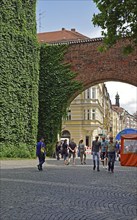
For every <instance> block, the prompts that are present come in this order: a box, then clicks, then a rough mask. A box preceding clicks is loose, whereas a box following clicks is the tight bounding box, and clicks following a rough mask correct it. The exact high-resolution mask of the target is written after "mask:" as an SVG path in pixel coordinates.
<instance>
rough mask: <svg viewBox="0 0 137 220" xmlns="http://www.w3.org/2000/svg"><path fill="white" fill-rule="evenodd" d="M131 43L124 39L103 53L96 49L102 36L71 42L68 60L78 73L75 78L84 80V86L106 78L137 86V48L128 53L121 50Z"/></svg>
mask: <svg viewBox="0 0 137 220" xmlns="http://www.w3.org/2000/svg"><path fill="white" fill-rule="evenodd" d="M128 43H129V42H128V40H127V39H123V40H121V41H119V42H118V43H117V44H116V45H115V46H114V47H112V48H111V49H109V50H108V51H107V52H103V53H100V52H99V51H98V49H97V48H98V46H100V45H101V44H102V38H97V39H91V40H87V41H80V42H69V43H68V44H69V47H68V50H67V53H66V55H65V62H68V63H70V64H71V68H72V70H73V71H74V72H77V73H78V75H77V77H76V78H77V79H78V80H80V81H81V82H82V83H83V85H84V89H86V88H88V87H90V86H93V85H95V84H98V83H101V82H107V81H119V82H124V83H128V84H131V85H134V86H137V48H135V51H134V52H133V53H132V54H130V55H128V56H126V55H124V54H123V53H122V48H123V46H124V45H127V44H128Z"/></svg>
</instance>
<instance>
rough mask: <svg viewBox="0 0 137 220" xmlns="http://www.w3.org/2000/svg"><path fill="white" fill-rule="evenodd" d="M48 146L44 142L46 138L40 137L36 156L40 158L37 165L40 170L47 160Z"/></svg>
mask: <svg viewBox="0 0 137 220" xmlns="http://www.w3.org/2000/svg"><path fill="white" fill-rule="evenodd" d="M45 155H46V146H45V144H44V138H40V140H39V142H38V143H37V145H36V156H37V157H38V159H39V164H38V165H37V167H38V170H39V171H42V165H43V163H44V162H45Z"/></svg>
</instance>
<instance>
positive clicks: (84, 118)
mask: <svg viewBox="0 0 137 220" xmlns="http://www.w3.org/2000/svg"><path fill="white" fill-rule="evenodd" d="M83 116H84V120H86V110H85V109H84V115H83Z"/></svg>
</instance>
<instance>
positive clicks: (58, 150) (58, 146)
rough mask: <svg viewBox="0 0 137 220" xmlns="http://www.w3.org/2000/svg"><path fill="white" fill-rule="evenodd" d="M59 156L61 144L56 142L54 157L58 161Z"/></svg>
mask: <svg viewBox="0 0 137 220" xmlns="http://www.w3.org/2000/svg"><path fill="white" fill-rule="evenodd" d="M60 154H61V142H60V141H57V143H56V156H57V160H60Z"/></svg>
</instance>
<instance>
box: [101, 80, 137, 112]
mask: <svg viewBox="0 0 137 220" xmlns="http://www.w3.org/2000/svg"><path fill="white" fill-rule="evenodd" d="M105 84H106V87H107V90H108V93H109V95H110V99H111V102H112V104H115V96H116V94H117V93H118V94H119V96H120V106H121V107H122V108H124V109H125V110H127V111H128V112H129V113H130V114H133V113H135V112H136V111H137V87H135V86H132V85H129V84H126V83H121V82H106V83H105Z"/></svg>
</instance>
